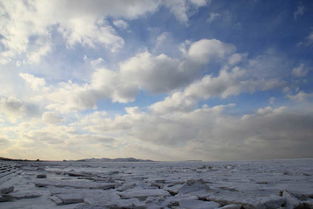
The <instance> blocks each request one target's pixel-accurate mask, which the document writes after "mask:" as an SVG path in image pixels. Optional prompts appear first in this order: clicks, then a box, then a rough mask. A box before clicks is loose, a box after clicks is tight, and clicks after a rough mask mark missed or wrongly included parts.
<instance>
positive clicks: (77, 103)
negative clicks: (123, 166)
mask: <svg viewBox="0 0 313 209" xmlns="http://www.w3.org/2000/svg"><path fill="white" fill-rule="evenodd" d="M0 11H1V17H0V25H1V27H2V28H3V29H2V30H1V32H0V34H1V35H0V37H1V38H0V46H1V47H0V87H1V88H0V127H1V128H0V147H1V149H0V150H1V151H0V155H1V156H5V157H14V158H30V159H37V158H41V159H57V160H61V159H81V158H89V157H138V158H149V159H155V160H186V159H201V160H232V159H268V158H296V157H312V154H311V151H310V150H309V149H308V148H307V147H310V146H312V145H313V141H312V136H313V132H312V128H313V111H312V101H313V99H312V98H313V89H312V87H313V80H312V69H313V68H312V66H313V63H312V54H313V23H312V19H313V4H312V2H311V1H291V0H290V1H283V0H281V1H259V0H254V1H252V0H251V1H248V0H238V1H226V0H225V1H224V0H219V1H217V0H211V1H209V0H172V1H171V0H155V1H141V0H132V1H122V0H121V1H113V2H112V1H91V2H90V1H86V0H78V1H72V0H66V1H61V0H60V1H59V0H57V1H51V2H49V1H27V0H25V1H14V2H9V1H0ZM260 150H262V151H261V152H260Z"/></svg>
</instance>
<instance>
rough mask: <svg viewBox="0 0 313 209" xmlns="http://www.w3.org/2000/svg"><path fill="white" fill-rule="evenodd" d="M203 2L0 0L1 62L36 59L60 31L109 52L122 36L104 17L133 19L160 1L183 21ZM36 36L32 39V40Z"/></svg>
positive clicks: (70, 39) (120, 24)
mask: <svg viewBox="0 0 313 209" xmlns="http://www.w3.org/2000/svg"><path fill="white" fill-rule="evenodd" d="M205 4H206V2H205V1H203V0H200V1H199V0H197V1H191V2H189V1H184V0H177V1H175V2H174V1H167V0H164V1H141V0H132V1H121V0H117V1H109V0H105V1H99V0H96V1H92V2H90V1H86V0H77V1H73V0H69V1H61V0H55V1H40V0H34V1H30V0H26V1H2V4H1V9H2V11H3V15H2V18H1V20H0V25H1V26H2V27H1V28H3V30H2V31H1V36H3V38H2V39H1V40H0V41H1V44H2V45H3V46H4V50H3V51H2V52H1V59H0V63H3V64H4V63H8V62H10V61H12V60H14V59H15V58H19V59H20V55H24V57H25V58H26V61H27V62H29V63H39V62H40V59H41V57H43V56H45V55H46V54H47V53H48V52H49V51H50V50H51V44H52V43H51V41H48V40H50V39H51V35H52V34H53V33H54V32H57V31H58V32H60V33H61V34H62V35H63V37H64V39H65V40H66V43H67V45H68V46H73V45H75V44H81V45H83V46H87V47H97V46H99V45H101V46H103V47H105V48H107V49H110V50H111V51H112V52H115V51H117V50H119V49H120V48H121V47H123V45H124V40H123V38H121V37H120V36H119V35H118V34H117V33H116V31H115V30H114V29H113V28H112V27H111V26H110V25H109V24H108V23H107V21H106V18H107V17H113V18H124V19H135V18H138V17H140V16H142V15H145V14H147V13H150V12H154V11H156V10H157V9H159V8H160V7H161V6H162V5H164V6H165V7H167V8H169V10H170V11H171V12H173V14H174V15H175V16H176V17H177V19H178V20H180V21H182V22H187V21H188V14H187V13H188V11H189V10H190V9H191V8H190V7H191V6H190V5H192V6H193V7H196V8H198V7H200V6H204V5H205ZM113 24H114V25H115V26H117V27H120V28H121V27H122V28H124V29H125V28H126V27H127V23H126V22H125V21H123V20H115V21H113ZM34 38H35V40H33V39H34Z"/></svg>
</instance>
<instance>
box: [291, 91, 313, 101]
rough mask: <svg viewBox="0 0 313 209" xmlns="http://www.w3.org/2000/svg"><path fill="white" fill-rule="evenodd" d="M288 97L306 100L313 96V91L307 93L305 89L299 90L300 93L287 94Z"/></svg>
mask: <svg viewBox="0 0 313 209" xmlns="http://www.w3.org/2000/svg"><path fill="white" fill-rule="evenodd" d="M287 97H288V98H289V99H291V100H294V101H298V102H304V101H307V100H309V99H311V98H313V93H306V92H304V91H299V92H298V93H296V94H294V95H291V94H289V95H287Z"/></svg>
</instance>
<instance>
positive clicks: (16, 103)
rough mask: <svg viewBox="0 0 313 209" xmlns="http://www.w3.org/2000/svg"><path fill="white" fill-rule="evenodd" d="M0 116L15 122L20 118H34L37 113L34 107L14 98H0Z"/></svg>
mask: <svg viewBox="0 0 313 209" xmlns="http://www.w3.org/2000/svg"><path fill="white" fill-rule="evenodd" d="M0 110H1V113H0V114H4V115H5V116H7V117H8V119H9V120H12V121H15V120H17V119H19V118H22V117H27V116H35V115H37V114H38V113H39V109H38V107H37V106H36V105H34V104H31V103H27V102H24V101H21V100H19V99H17V98H15V97H0Z"/></svg>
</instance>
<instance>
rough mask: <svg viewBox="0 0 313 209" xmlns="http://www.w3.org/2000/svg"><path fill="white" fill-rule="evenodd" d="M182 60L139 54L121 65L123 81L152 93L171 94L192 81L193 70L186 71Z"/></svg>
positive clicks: (162, 55) (165, 56) (147, 53)
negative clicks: (170, 92)
mask: <svg viewBox="0 0 313 209" xmlns="http://www.w3.org/2000/svg"><path fill="white" fill-rule="evenodd" d="M183 62H184V61H182V60H178V59H173V58H171V57H168V56H167V55H165V54H160V55H158V56H153V55H152V54H150V53H149V52H144V53H140V54H137V55H136V56H134V57H132V58H130V59H129V60H127V61H125V62H123V63H122V64H121V65H120V74H121V77H122V79H123V81H125V82H127V81H129V82H130V83H133V85H136V86H138V88H140V89H145V90H148V91H151V92H169V91H171V90H173V89H175V88H177V87H180V86H182V85H183V84H185V83H187V82H188V81H189V80H190V79H192V71H193V69H185V68H184V66H183Z"/></svg>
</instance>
